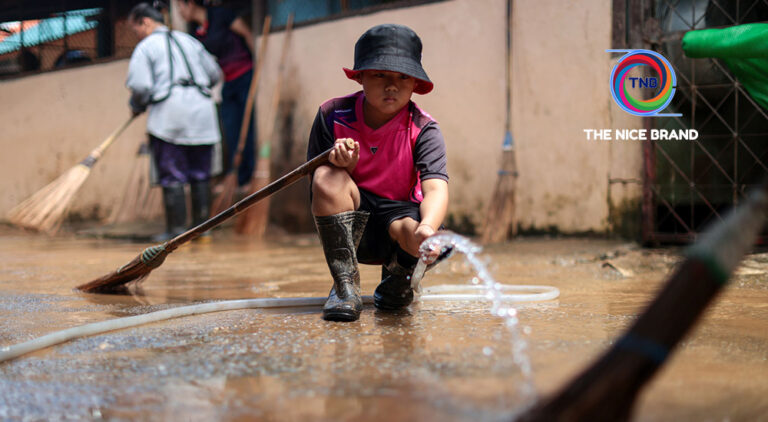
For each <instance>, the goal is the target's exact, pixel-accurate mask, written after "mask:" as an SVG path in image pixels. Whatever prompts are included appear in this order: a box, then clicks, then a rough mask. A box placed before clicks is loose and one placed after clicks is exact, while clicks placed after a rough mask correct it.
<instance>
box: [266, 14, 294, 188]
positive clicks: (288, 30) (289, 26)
mask: <svg viewBox="0 0 768 422" xmlns="http://www.w3.org/2000/svg"><path fill="white" fill-rule="evenodd" d="M292 33H293V13H291V14H289V15H288V21H287V23H286V24H285V39H284V40H283V49H282V51H281V52H280V63H279V64H278V66H277V80H276V81H275V90H274V92H273V93H272V109H271V110H270V111H271V112H272V114H271V116H270V119H269V129H268V130H267V131H266V132H265V133H266V134H267V136H268V138H267V139H266V140H265V141H264V145H263V146H262V148H263V149H266V151H267V154H266V158H269V154H271V150H272V138H274V136H275V126H277V112H278V108H279V107H280V95H281V92H280V90H281V87H282V85H283V74H284V73H285V60H286V58H287V57H288V47H289V46H290V42H291V34H292ZM259 156H260V157H261V151H260V152H259ZM259 172H262V174H266V176H267V177H266V178H267V179H269V167H267V168H265V169H257V173H259Z"/></svg>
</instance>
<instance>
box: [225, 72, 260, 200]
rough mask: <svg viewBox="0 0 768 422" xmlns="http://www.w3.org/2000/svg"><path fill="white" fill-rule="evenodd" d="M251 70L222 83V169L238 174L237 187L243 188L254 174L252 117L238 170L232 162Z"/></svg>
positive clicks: (238, 137) (246, 99) (249, 83)
mask: <svg viewBox="0 0 768 422" xmlns="http://www.w3.org/2000/svg"><path fill="white" fill-rule="evenodd" d="M252 77H253V71H252V70H250V71H248V72H246V73H244V74H243V75H241V76H239V77H238V78H236V79H233V80H231V81H228V82H225V83H224V86H223V87H222V89H221V124H222V126H223V127H224V128H223V129H224V139H225V141H226V148H225V149H224V150H225V151H226V152H225V156H224V168H225V169H229V171H237V184H238V185H239V186H243V185H245V184H246V183H248V182H249V181H250V180H251V176H252V175H253V171H254V170H255V169H256V145H255V142H254V140H253V137H254V133H255V125H254V118H253V116H252V117H251V123H250V125H249V129H248V135H247V136H246V138H245V146H244V148H243V154H242V159H241V161H240V167H239V168H237V169H233V168H232V164H233V163H232V161H233V160H234V157H235V152H237V141H238V140H239V139H240V127H241V126H242V125H243V113H245V104H246V102H247V101H248V89H249V88H250V86H251V78H252Z"/></svg>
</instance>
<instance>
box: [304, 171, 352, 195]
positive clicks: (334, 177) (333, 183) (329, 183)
mask: <svg viewBox="0 0 768 422" xmlns="http://www.w3.org/2000/svg"><path fill="white" fill-rule="evenodd" d="M340 172H343V173H345V174H346V173H347V172H346V171H345V170H341V169H337V168H332V167H327V166H323V167H320V168H318V169H317V170H315V174H314V176H313V177H312V194H313V195H314V196H322V197H329V196H334V195H336V194H338V193H339V192H340V191H342V188H343V186H344V184H345V182H346V181H345V180H344V175H342V174H340Z"/></svg>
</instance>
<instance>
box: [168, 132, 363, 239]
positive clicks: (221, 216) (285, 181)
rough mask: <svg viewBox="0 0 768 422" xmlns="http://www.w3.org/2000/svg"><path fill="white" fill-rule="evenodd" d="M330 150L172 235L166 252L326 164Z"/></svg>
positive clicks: (351, 145) (350, 142)
mask: <svg viewBox="0 0 768 422" xmlns="http://www.w3.org/2000/svg"><path fill="white" fill-rule="evenodd" d="M345 142H346V146H347V149H350V150H351V149H354V148H355V142H354V141H353V140H352V139H350V138H347V139H346V140H345ZM331 151H333V147H331V148H329V149H328V150H326V151H325V152H323V153H322V154H320V155H318V156H317V157H315V158H313V159H311V160H309V161H307V162H306V163H304V164H302V165H301V166H299V167H297V168H296V169H295V170H293V171H291V172H290V173H288V174H286V175H285V176H283V177H281V178H279V179H277V180H275V181H274V182H272V183H270V184H268V185H267V186H265V187H264V188H262V189H260V190H258V191H256V192H254V193H252V194H250V195H248V196H247V197H245V198H243V199H242V200H240V201H238V202H236V203H235V204H234V205H232V206H231V207H229V208H227V209H226V210H224V211H222V212H220V213H218V214H216V215H215V216H213V217H211V218H210V219H208V220H207V221H205V222H203V223H201V224H200V225H199V226H197V227H194V228H192V229H189V230H187V231H186V232H184V233H182V234H180V235H178V236H176V237H174V238H173V239H171V240H169V241H168V243H166V245H165V250H167V251H168V252H171V251H173V250H175V249H176V248H177V247H179V246H180V245H182V244H184V243H186V242H188V241H190V240H192V239H194V238H196V237H198V236H200V235H201V234H203V233H205V232H207V231H208V230H210V229H212V228H214V227H216V226H218V225H219V224H221V223H223V222H224V221H226V220H228V219H229V218H231V217H233V216H235V215H237V214H240V213H241V212H243V211H245V210H246V209H247V208H248V207H250V206H251V205H253V204H255V203H257V202H259V201H261V200H262V199H264V198H266V197H268V196H270V195H272V194H273V193H275V192H278V191H281V190H283V189H284V188H286V187H288V186H290V185H292V184H294V183H296V182H297V181H299V180H300V179H302V178H303V177H304V176H306V175H309V174H311V173H312V172H313V171H315V170H316V169H317V168H318V167H320V166H322V165H324V164H328V163H329V157H330V155H331Z"/></svg>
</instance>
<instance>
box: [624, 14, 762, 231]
mask: <svg viewBox="0 0 768 422" xmlns="http://www.w3.org/2000/svg"><path fill="white" fill-rule="evenodd" d="M622 4H623V5H624V6H625V7H624V8H622V7H621V5H622ZM613 5H614V28H616V25H615V23H616V21H617V20H618V19H619V18H621V19H626V20H627V21H628V22H644V24H643V25H628V26H627V27H626V28H623V27H622V28H620V30H622V31H626V34H623V35H622V36H617V35H616V34H614V37H613V41H614V47H619V48H622V47H623V48H647V49H651V50H654V51H658V52H660V53H661V54H662V55H664V56H665V57H666V58H667V59H668V60H669V61H670V63H671V64H672V66H673V68H674V70H675V74H676V75H677V91H676V94H675V99H674V100H673V102H672V103H671V104H670V107H669V109H670V110H669V111H674V112H677V113H682V114H683V116H682V117H675V118H655V119H651V118H646V119H645V120H646V122H645V125H646V128H648V129H651V128H657V129H688V128H695V129H697V130H698V131H699V139H698V140H697V141H695V142H691V141H648V143H647V144H646V146H645V148H644V150H643V160H644V175H643V176H644V177H643V183H644V186H643V207H642V213H643V219H642V225H643V230H642V236H643V240H644V241H645V242H646V243H659V242H664V243H668V242H673V243H687V242H690V241H692V240H694V239H695V238H696V235H697V233H699V232H701V231H702V230H703V229H704V227H705V226H706V225H708V224H709V223H711V222H714V221H718V220H721V219H722V217H723V213H724V212H725V211H726V210H728V209H730V208H731V207H733V206H735V205H737V204H738V203H739V202H740V201H741V200H742V198H743V197H744V195H745V192H746V191H747V190H748V189H749V187H750V186H753V185H757V184H759V183H760V181H761V180H763V179H764V178H765V177H766V175H768V111H766V110H764V109H762V108H761V107H760V106H759V105H758V104H757V102H755V100H754V99H752V98H751V97H750V95H749V94H748V93H747V91H746V90H745V89H744V87H743V86H742V85H741V84H740V83H739V81H738V80H737V79H736V78H735V77H734V76H733V75H732V74H731V73H730V71H729V70H728V68H727V66H726V65H725V64H723V63H721V62H720V61H719V60H717V59H690V58H688V57H686V56H685V55H684V54H683V51H682V48H681V43H680V40H681V39H682V36H683V35H684V34H685V33H686V32H687V31H690V30H693V29H704V28H720V27H728V26H732V25H740V24H744V23H750V22H759V21H766V20H768V0H626V1H625V2H623V3H622V2H621V1H614V2H613ZM617 8H618V9H620V10H617ZM638 39H640V40H642V45H637V44H636V43H635V45H631V44H632V42H631V41H629V42H627V44H630V45H624V46H619V45H616V44H617V43H619V42H622V40H638ZM767 241H768V236H766V235H765V233H764V235H763V236H761V238H760V242H761V243H766V242H767Z"/></svg>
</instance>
